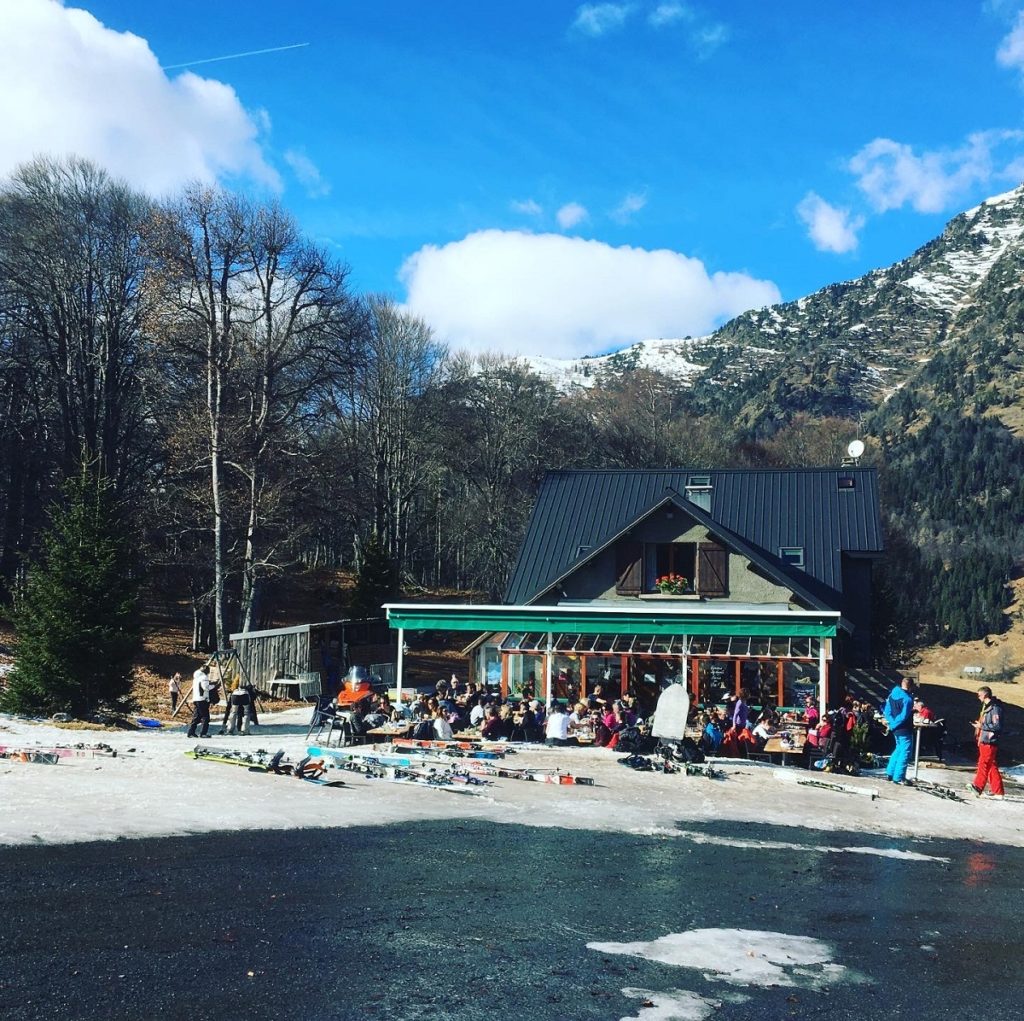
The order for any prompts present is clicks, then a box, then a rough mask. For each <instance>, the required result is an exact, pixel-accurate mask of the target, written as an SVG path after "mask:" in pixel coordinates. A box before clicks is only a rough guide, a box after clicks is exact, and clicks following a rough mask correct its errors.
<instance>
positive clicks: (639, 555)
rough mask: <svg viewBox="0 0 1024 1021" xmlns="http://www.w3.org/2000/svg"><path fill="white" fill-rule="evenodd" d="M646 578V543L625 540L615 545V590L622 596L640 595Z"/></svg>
mask: <svg viewBox="0 0 1024 1021" xmlns="http://www.w3.org/2000/svg"><path fill="white" fill-rule="evenodd" d="M643 580H644V544H643V543H642V542H632V541H623V542H620V543H619V544H618V545H617V546H616V547H615V591H616V592H617V593H618V594H619V595H621V596H638V595H640V592H641V591H642V588H643Z"/></svg>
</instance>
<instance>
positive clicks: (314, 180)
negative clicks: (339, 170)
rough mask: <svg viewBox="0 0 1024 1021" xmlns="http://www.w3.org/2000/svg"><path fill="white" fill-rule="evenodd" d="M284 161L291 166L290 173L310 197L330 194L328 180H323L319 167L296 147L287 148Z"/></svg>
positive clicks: (315, 197)
mask: <svg viewBox="0 0 1024 1021" xmlns="http://www.w3.org/2000/svg"><path fill="white" fill-rule="evenodd" d="M284 161H285V163H287V164H288V166H289V167H291V168H292V173H293V174H295V176H296V178H297V179H298V181H299V183H300V184H301V185H302V187H303V188H305V189H306V194H307V195H308V196H309V197H310V198H311V199H321V198H324V197H325V196H327V195H330V193H331V185H330V182H328V181H325V180H324V177H323V174H321V173H320V168H319V167H318V166H317V165H316V164H315V163H314V162H313V161H312V160H311V159H310V158H309V157H308V156H307V155H306V154H305V153H303V152H299V151H298V150H297V149H287V150H286V151H285V153H284Z"/></svg>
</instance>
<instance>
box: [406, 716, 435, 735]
mask: <svg viewBox="0 0 1024 1021" xmlns="http://www.w3.org/2000/svg"><path fill="white" fill-rule="evenodd" d="M411 736H412V738H413V739H414V740H416V741H433V740H434V717H433V715H432V714H431V713H430V712H428V711H424V712H422V713H421V714H420V716H419V718H418V719H417V721H416V723H415V725H414V726H413V728H412V735H411Z"/></svg>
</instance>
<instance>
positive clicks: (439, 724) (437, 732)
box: [434, 706, 454, 741]
mask: <svg viewBox="0 0 1024 1021" xmlns="http://www.w3.org/2000/svg"><path fill="white" fill-rule="evenodd" d="M453 736H454V735H453V734H452V725H451V724H450V723H449V722H448V717H447V716H446V715H445V712H444V710H443V709H442V708H441V707H440V706H438V707H437V708H436V709H435V710H434V740H435V741H451V739H452V737H453Z"/></svg>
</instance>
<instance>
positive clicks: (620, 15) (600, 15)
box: [572, 3, 633, 37]
mask: <svg viewBox="0 0 1024 1021" xmlns="http://www.w3.org/2000/svg"><path fill="white" fill-rule="evenodd" d="M632 13H633V5H632V4H612V3H607V4H581V5H580V6H579V7H577V8H576V19H575V20H574V21H573V23H572V27H573V28H574V29H576V31H578V32H582V33H583V34H584V35H592V36H595V37H596V36H602V35H606V34H607V33H608V32H614V31H617V30H618V29H620V28H622V26H623V25H625V23H626V19H627V18H628V17H629V16H630V15H631V14H632Z"/></svg>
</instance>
